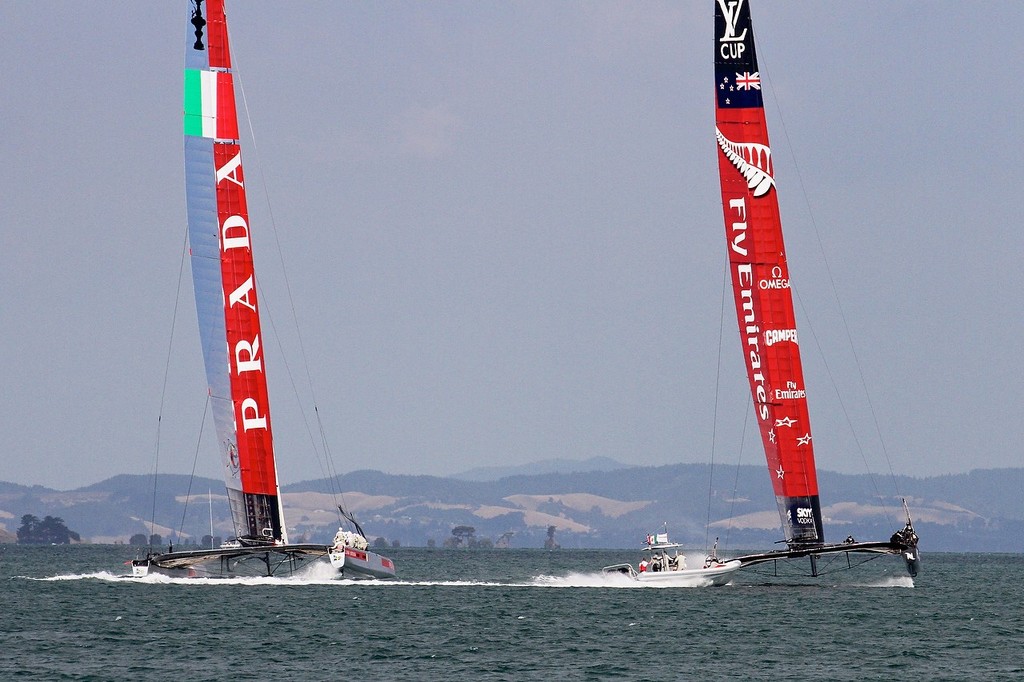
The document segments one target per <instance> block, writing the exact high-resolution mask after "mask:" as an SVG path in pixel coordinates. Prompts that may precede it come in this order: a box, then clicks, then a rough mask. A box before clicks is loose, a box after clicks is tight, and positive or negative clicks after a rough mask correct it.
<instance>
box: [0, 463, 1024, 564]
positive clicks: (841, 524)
mask: <svg viewBox="0 0 1024 682" xmlns="http://www.w3.org/2000/svg"><path fill="white" fill-rule="evenodd" d="M612 464H618V463H616V462H614V461H613V460H607V461H597V462H595V461H593V460H590V461H588V462H576V463H571V462H568V463H567V462H564V461H561V462H560V461H555V462H552V463H550V467H551V468H553V469H554V471H552V472H550V473H538V469H539V468H541V467H540V465H537V466H531V467H529V470H530V472H531V473H529V474H525V473H517V474H510V475H506V476H501V477H500V478H497V479H493V478H491V477H492V476H494V475H496V474H498V473H500V470H497V469H492V470H477V472H476V473H475V474H473V472H466V474H463V475H469V474H473V475H476V476H484V474H485V473H486V474H487V478H486V479H485V480H467V479H463V478H456V477H451V478H442V477H436V476H403V475H390V474H384V473H381V472H379V471H355V472H352V473H349V474H346V475H344V476H341V477H339V478H338V479H337V480H336V481H335V482H334V484H333V486H332V482H331V481H329V480H315V481H303V482H300V483H295V484H291V485H287V486H284V487H283V489H282V494H283V496H284V503H285V514H286V518H287V520H288V527H289V533H290V534H291V536H292V538H293V539H295V540H298V539H302V538H305V539H307V540H309V541H313V542H327V541H328V540H329V539H330V537H332V536H333V533H334V531H335V529H336V528H337V524H338V520H337V512H336V511H335V505H336V504H342V505H344V506H345V508H346V509H348V510H351V511H353V512H354V513H355V514H356V517H357V518H358V519H359V521H360V523H361V524H362V525H363V527H364V528H365V529H366V531H367V533H369V534H370V536H371V539H372V538H376V537H383V538H385V539H387V540H388V541H389V542H390V541H397V542H399V543H400V544H402V545H405V546H424V545H426V544H428V542H430V541H433V542H434V543H435V544H436V545H437V546H441V545H442V544H443V543H444V541H445V539H447V538H448V537H450V535H451V531H452V529H453V528H454V527H456V526H472V527H474V528H475V529H476V536H477V537H478V538H481V539H490V540H496V539H497V538H500V537H501V536H503V535H506V534H508V533H511V534H512V535H511V543H510V544H511V546H513V547H542V546H543V545H544V541H545V539H546V538H547V529H548V527H549V526H555V528H556V540H557V541H558V542H559V543H560V544H561V545H562V546H563V547H566V548H570V547H637V546H638V545H639V543H640V542H641V540H642V538H643V537H644V536H645V535H646V534H647V533H649V532H652V531H656V530H660V529H661V528H662V525H663V524H665V523H667V524H668V528H669V531H670V533H671V534H672V537H673V539H676V540H678V541H680V542H684V543H686V544H688V545H690V546H693V547H695V548H703V547H704V546H705V542H706V541H711V540H713V539H714V538H715V537H716V536H717V537H720V538H721V541H722V548H723V549H725V550H728V549H767V548H771V547H772V546H773V543H774V542H775V541H777V540H778V539H779V537H780V534H781V532H780V530H779V520H778V513H777V511H776V505H775V499H774V497H773V495H772V492H771V486H770V485H768V480H767V473H766V471H765V470H764V467H762V466H745V467H739V468H738V469H736V468H731V469H729V470H728V471H727V472H726V471H724V470H718V471H715V476H714V478H713V479H712V478H711V474H712V470H711V467H710V466H709V465H705V464H679V465H672V466H662V467H628V468H616V469H614V470H611V471H608V470H603V467H605V466H612ZM545 466H548V465H545ZM566 468H567V469H569V470H568V471H560V470H559V469H566ZM573 469H575V470H573ZM509 471H521V470H520V469H518V468H514V469H510V470H509ZM818 479H819V488H820V491H821V498H822V502H823V504H824V505H825V506H824V509H823V512H824V517H825V531H826V534H827V537H828V539H830V540H841V539H842V538H845V537H846V536H847V535H853V536H854V537H856V538H857V539H884V538H888V537H889V535H890V534H891V533H892V531H893V530H895V529H896V527H897V526H899V525H902V520H901V513H902V512H901V510H900V501H899V499H897V498H896V497H895V496H893V495H888V496H879V493H878V492H877V490H876V485H878V486H879V487H882V483H883V482H881V481H878V480H876V479H872V478H870V477H868V476H851V475H846V474H838V473H834V472H829V471H820V472H818ZM884 483H885V485H886V486H888V487H889V488H892V487H893V484H892V482H891V481H889V480H886V481H885V482H884ZM895 487H897V488H899V489H900V490H902V491H903V492H904V493H905V494H906V495H908V502H909V503H910V506H911V512H912V513H913V514H914V522H915V526H916V528H917V530H918V533H919V534H920V536H921V538H922V548H923V550H924V551H925V552H926V553H927V552H928V551H964V552H973V551H989V552H1024V499H1022V497H1021V495H1020V491H1021V490H1024V469H998V470H976V471H971V472H969V473H966V474H957V475H950V476H938V477H929V478H911V477H897V479H896V481H895ZM332 489H334V490H342V491H344V494H343V495H341V496H334V495H332V494H331V490H332ZM154 491H155V492H156V498H155V502H154ZM709 491H710V501H709ZM154 505H155V509H156V515H155V517H154V516H153V509H154ZM709 510H710V516H709ZM24 514H33V515H35V516H37V517H43V516H46V515H52V516H59V517H61V518H62V519H64V521H65V522H66V524H67V526H68V528H70V529H72V530H74V531H76V532H78V533H79V534H81V536H82V538H83V540H88V541H91V542H106V543H110V542H127V540H128V538H129V537H130V536H132V535H134V534H136V533H143V534H146V535H148V534H150V533H151V532H156V533H158V534H160V535H161V536H162V537H163V538H164V539H165V540H169V539H171V538H172V537H173V538H174V542H175V544H182V543H185V542H187V541H189V539H198V538H200V537H201V536H202V535H206V534H212V535H215V536H220V537H223V538H228V537H231V536H232V535H233V534H234V531H233V528H232V525H231V521H230V518H229V514H228V509H227V503H226V500H225V496H224V485H223V483H222V482H221V481H217V480H212V479H195V480H192V481H191V483H190V481H189V478H188V477H187V476H181V475H161V476H159V477H158V478H157V479H156V480H154V478H153V476H128V475H122V476H115V477H113V478H110V479H107V480H105V481H101V482H99V483H96V484H94V485H90V486H86V487H84V488H79V489H76V490H70V491H59V490H51V489H48V488H43V487H40V486H33V487H28V486H19V485H15V484H9V483H0V541H3V540H2V537H8V538H9V537H10V536H9V535H4V531H6V533H7V534H13V533H14V531H16V530H17V527H18V525H19V523H20V519H21V517H22V516H23V515H24ZM151 518H155V520H156V526H155V527H151V525H150V520H151ZM183 519H184V521H183ZM709 519H710V525H709V524H708V521H709ZM211 522H212V531H213V532H212V533H211ZM179 536H180V537H179Z"/></svg>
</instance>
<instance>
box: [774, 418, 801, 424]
mask: <svg viewBox="0 0 1024 682" xmlns="http://www.w3.org/2000/svg"><path fill="white" fill-rule="evenodd" d="M793 424H796V420H795V419H791V418H790V417H783V418H782V419H776V420H775V425H776V426H792V425H793Z"/></svg>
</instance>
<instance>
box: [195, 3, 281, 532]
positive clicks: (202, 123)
mask: <svg viewBox="0 0 1024 682" xmlns="http://www.w3.org/2000/svg"><path fill="white" fill-rule="evenodd" d="M184 112H185V117H184V132H185V186H186V196H187V207H188V225H189V245H190V247H191V252H192V276H193V283H194V289H195V297H196V309H197V312H198V316H199V332H200V338H201V340H202V344H203V357H204V361H205V364H206V376H207V380H208V383H209V387H210V397H211V401H212V406H213V415H214V421H215V423H216V427H217V440H218V443H219V447H220V450H221V455H222V457H223V461H224V469H225V481H226V483H227V489H228V499H229V502H230V507H231V514H232V518H233V519H234V523H235V530H236V534H237V537H238V538H239V540H241V541H242V542H250V543H287V534H286V532H285V526H284V522H283V516H282V511H281V504H280V495H279V491H278V482H277V471H276V466H275V463H274V446H273V438H272V431H271V426H270V404H269V401H268V397H267V377H266V365H265V363H264V354H263V351H264V343H263V340H262V336H261V333H260V314H259V305H258V300H257V295H256V276H255V272H254V270H253V258H252V240H251V233H250V230H249V216H248V211H247V208H246V201H245V174H244V173H243V170H242V156H241V149H240V147H239V144H238V119H237V115H236V112H235V95H234V82H233V79H232V74H231V54H230V50H229V48H228V33H227V25H226V23H225V18H224V3H223V0H205V1H204V0H192V1H191V2H190V16H189V25H188V31H187V35H186V47H185V107H184Z"/></svg>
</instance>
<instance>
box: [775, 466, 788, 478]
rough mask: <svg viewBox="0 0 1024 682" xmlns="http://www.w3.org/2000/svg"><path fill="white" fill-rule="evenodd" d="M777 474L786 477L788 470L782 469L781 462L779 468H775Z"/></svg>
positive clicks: (779, 476)
mask: <svg viewBox="0 0 1024 682" xmlns="http://www.w3.org/2000/svg"><path fill="white" fill-rule="evenodd" d="M775 476H776V477H778V478H785V477H786V472H785V471H783V470H782V465H781V464H780V465H779V468H778V469H776V470H775Z"/></svg>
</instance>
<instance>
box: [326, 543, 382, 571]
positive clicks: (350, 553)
mask: <svg viewBox="0 0 1024 682" xmlns="http://www.w3.org/2000/svg"><path fill="white" fill-rule="evenodd" d="M328 557H329V558H330V560H331V566H333V567H334V568H335V570H337V572H338V575H339V576H340V577H343V578H394V577H395V562H393V561H392V560H391V559H388V558H387V557H385V556H381V555H380V554H377V553H376V552H370V551H368V550H361V549H355V548H353V547H344V548H339V547H333V548H331V551H330V553H329V554H328Z"/></svg>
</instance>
